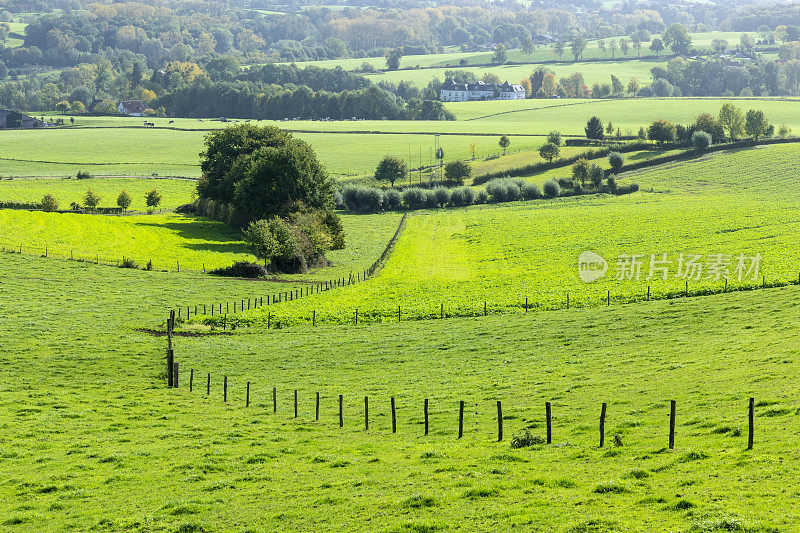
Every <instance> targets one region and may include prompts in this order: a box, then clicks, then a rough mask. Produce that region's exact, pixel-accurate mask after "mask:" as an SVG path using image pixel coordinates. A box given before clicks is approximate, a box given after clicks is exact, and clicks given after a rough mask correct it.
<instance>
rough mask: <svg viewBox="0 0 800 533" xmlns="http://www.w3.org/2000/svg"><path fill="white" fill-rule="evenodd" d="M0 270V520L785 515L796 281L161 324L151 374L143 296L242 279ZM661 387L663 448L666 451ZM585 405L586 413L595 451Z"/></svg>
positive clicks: (704, 526) (481, 522) (157, 299)
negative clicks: (542, 307)
mask: <svg viewBox="0 0 800 533" xmlns="http://www.w3.org/2000/svg"><path fill="white" fill-rule="evenodd" d="M0 271H2V274H0V277H2V283H0V297H2V299H3V301H4V313H3V317H4V318H3V326H4V327H2V328H0V344H1V345H2V346H3V347H4V350H3V352H2V353H0V360H2V362H3V371H4V372H5V374H6V377H7V379H4V380H3V382H4V385H3V386H2V388H0V423H1V424H2V426H3V432H2V436H0V453H1V454H2V457H3V461H0V477H2V479H3V482H2V484H0V494H1V495H2V498H0V502H2V503H0V514H2V517H3V518H2V526H0V527H2V528H3V529H4V530H8V531H41V532H51V531H53V532H55V531H77V530H81V531H85V530H113V531H131V530H136V531H144V530H147V531H168V532H187V531H195V532H197V531H252V532H262V531H264V532H266V531H277V530H283V531H285V530H292V531H328V530H330V531H343V530H347V531H355V530H358V531H397V532H410V531H450V530H452V531H486V530H494V531H497V530H512V529H523V530H526V531H537V532H539V531H540V532H552V531H556V532H559V533H561V532H563V533H577V532H586V531H595V532H598V531H599V532H622V531H643V530H646V531H653V532H662V531H663V532H681V533H697V532H720V531H750V532H764V533H766V532H774V531H791V530H792V529H793V527H794V524H795V523H796V522H797V521H798V520H799V519H800V516H799V515H798V510H797V507H796V506H795V505H794V504H793V498H794V497H795V494H794V492H795V491H794V490H793V489H791V488H790V487H789V488H787V484H786V483H787V480H789V479H793V478H795V477H797V475H798V474H800V472H798V466H797V465H798V464H800V462H798V457H797V452H796V451H795V450H796V449H797V447H798V445H799V444H800V437H798V435H800V433H798V431H797V430H796V428H797V424H798V423H799V422H798V420H797V416H796V410H797V406H798V402H800V396H798V394H797V392H796V387H794V386H793V384H794V383H795V382H796V380H797V379H798V375H797V371H796V370H795V368H796V366H795V364H794V363H796V362H797V361H796V359H797V356H798V353H797V349H796V346H797V342H798V340H800V338H799V337H798V334H797V331H796V328H794V327H793V326H792V320H793V317H796V316H797V312H796V305H795V302H796V300H797V297H798V290H797V288H796V287H790V288H783V289H774V290H763V291H754V292H749V293H739V294H725V295H717V296H711V297H705V298H691V299H683V300H676V301H669V302H663V301H662V302H651V303H646V304H637V305H628V306H612V307H611V308H608V309H605V308H604V309H595V310H576V309H572V310H569V311H566V310H565V311H556V312H548V313H542V314H540V313H534V314H531V315H529V316H524V317H523V316H502V317H488V318H473V319H460V320H445V321H427V322H406V323H401V324H390V325H365V326H359V327H355V328H353V327H345V326H324V327H320V328H317V329H314V330H312V329H310V328H309V329H299V330H298V329H288V330H278V331H276V330H272V331H270V332H269V333H266V334H261V335H248V334H241V335H234V336H217V337H204V338H183V337H180V338H176V341H175V349H176V357H177V360H178V361H179V362H180V364H181V370H182V372H181V381H180V383H181V387H180V388H179V389H178V390H174V389H173V390H169V389H166V388H165V387H164V386H163V381H162V378H161V373H162V366H163V353H164V346H165V342H164V339H163V337H152V336H150V335H147V334H144V333H141V332H139V331H137V330H136V329H135V328H136V327H138V326H141V325H145V326H151V325H153V324H157V323H159V322H163V318H164V315H163V311H164V309H165V308H167V307H170V306H175V305H179V304H180V303H182V302H185V301H186V300H200V301H204V300H208V299H212V298H216V297H217V296H218V295H219V294H220V293H226V294H229V295H231V296H233V297H237V296H238V297H240V298H241V297H247V296H248V295H249V294H251V293H252V291H253V290H254V289H253V287H254V284H253V283H248V282H241V281H236V280H218V279H213V278H209V277H205V276H196V275H190V274H175V273H159V272H141V271H130V270H121V269H113V268H110V267H102V266H99V267H98V266H95V265H90V264H82V263H76V262H69V261H58V260H52V259H48V260H44V259H41V260H40V259H34V258H28V257H24V256H19V255H14V254H0ZM109 280H113V283H109ZM30 295H35V298H31V297H30ZM189 369H195V372H196V373H195V381H194V386H195V390H194V392H191V393H190V392H189V390H188V388H187V385H188V383H187V379H188V371H189ZM206 373H211V375H212V381H211V383H212V385H211V387H212V388H211V396H210V397H208V398H207V397H206V396H205V378H206ZM224 375H227V376H228V402H227V403H224V402H223V401H222V390H221V387H222V377H223V376H224ZM247 380H249V381H251V383H252V385H251V405H250V407H249V408H245V406H244V390H245V381H247ZM273 386H275V387H277V390H278V401H279V404H278V413H277V414H272V413H271V410H272V406H271V389H272V387H273ZM295 389H296V390H298V394H299V413H298V414H299V418H298V419H293V418H292V411H291V409H292V408H291V395H292V391H293V390H295ZM315 392H320V393H321V413H320V421H319V422H314V421H313V409H314V403H313V402H314V400H313V397H314V393H315ZM338 394H343V395H344V406H345V418H344V424H345V425H344V428H343V429H339V428H338V427H337V425H338V423H337V414H336V413H337V411H336V409H337V407H336V402H337V400H336V396H337V395H338ZM364 395H369V397H370V430H369V431H368V432H366V431H364V430H363V426H362V423H363V396H364ZM390 396H394V397H395V398H396V399H397V407H398V412H397V421H398V430H397V434H394V435H393V434H392V433H391V430H390V429H389V428H390V417H389V410H388V403H389V398H390ZM749 396H755V397H756V401H757V404H756V405H757V408H756V419H755V427H756V435H755V448H754V450H752V451H746V450H745V448H746V435H747V418H746V417H747V411H746V408H747V398H748V397H749ZM424 398H429V399H430V405H431V418H430V423H431V434H430V435H429V436H428V437H423V436H422V425H421V416H422V415H421V409H422V401H423V399H424ZM498 399H499V400H502V401H503V409H504V425H505V438H504V441H503V442H501V443H497V442H495V441H496V421H495V418H494V417H495V405H494V403H495V400H498ZM670 399H674V400H676V401H677V406H678V409H677V431H676V447H675V450H674V451H669V450H667V449H666V447H667V424H668V418H669V400H670ZM459 400H464V401H465V402H466V410H465V419H464V421H465V432H464V437H463V439H461V440H460V441H459V440H456V438H455V437H456V435H455V430H456V424H457V404H458V401H459ZM545 401H550V402H552V405H553V445H551V446H547V445H536V446H533V447H530V448H524V449H511V448H510V447H509V439H510V438H511V436H513V435H515V434H517V433H519V432H520V430H521V429H522V428H526V427H527V428H529V429H530V430H531V432H532V433H533V434H535V435H539V436H543V435H544V402H545ZM601 402H608V404H609V408H608V415H607V422H606V431H607V440H606V446H607V447H606V448H603V449H599V448H598V447H597V443H598V434H597V420H598V416H599V411H600V404H601ZM614 435H619V437H620V439H621V443H622V446H614V445H613V442H614V438H613V437H614ZM265 494H267V495H268V497H269V505H268V506H265V505H264V496H265ZM734 495H735V497H734ZM737 524H738V525H737ZM737 528H738V529H737Z"/></svg>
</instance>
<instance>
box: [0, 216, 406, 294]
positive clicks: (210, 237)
mask: <svg viewBox="0 0 800 533" xmlns="http://www.w3.org/2000/svg"><path fill="white" fill-rule="evenodd" d="M400 216H401V215H399V214H397V213H386V214H378V215H357V214H353V215H351V214H344V215H343V216H342V224H343V226H344V230H345V235H346V237H345V238H346V242H347V246H346V248H345V249H344V250H336V251H333V252H330V253H329V254H328V259H330V260H331V262H332V266H331V267H329V268H324V269H320V270H318V271H315V272H312V273H309V274H302V275H301V274H298V275H294V276H285V277H286V278H287V279H293V280H295V281H311V280H327V279H331V278H334V277H342V276H347V275H349V273H350V272H354V273H355V272H361V271H364V270H366V269H367V268H369V267H370V266H371V265H372V263H373V262H374V261H375V260H376V259H377V258H378V257H379V256H380V255H381V253H382V252H383V250H384V248H385V247H386V243H387V242H389V239H390V238H391V237H392V235H393V234H394V232H395V231H396V230H397V225H398V224H399V222H400ZM0 226H2V228H3V230H4V231H3V233H2V235H0V246H2V247H3V248H4V249H10V250H17V251H19V249H20V246H22V252H23V254H26V255H34V256H42V255H45V253H46V254H47V255H48V257H54V258H63V259H68V258H70V257H72V258H74V259H80V260H84V261H88V262H95V261H99V262H101V263H103V262H106V263H112V264H116V263H117V262H118V261H121V259H122V258H123V257H126V258H130V259H133V260H135V261H136V262H137V264H138V266H139V267H140V268H144V267H145V265H146V264H147V263H148V261H152V262H153V268H154V269H156V270H168V271H176V270H178V269H180V270H187V271H194V272H200V271H202V270H203V269H206V270H211V269H214V268H219V267H227V266H230V265H232V264H233V263H234V262H236V261H252V260H255V257H254V256H252V255H251V253H250V249H249V248H248V246H247V244H246V243H245V242H243V241H242V240H241V232H240V231H238V230H235V229H233V228H231V227H230V226H227V225H225V224H222V223H220V222H215V221H211V220H207V219H203V218H199V217H192V216H186V215H176V214H155V215H129V216H107V215H89V214H86V215H82V214H71V213H44V212H38V211H34V212H30V211H22V210H10V209H4V210H0ZM261 290H262V292H261V293H259V295H265V294H267V293H268V292H273V289H272V288H271V287H270V288H263V289H261Z"/></svg>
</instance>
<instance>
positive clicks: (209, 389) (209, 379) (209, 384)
mask: <svg viewBox="0 0 800 533" xmlns="http://www.w3.org/2000/svg"><path fill="white" fill-rule="evenodd" d="M210 394H211V372H209V373H208V380H207V381H206V396H209V395H210Z"/></svg>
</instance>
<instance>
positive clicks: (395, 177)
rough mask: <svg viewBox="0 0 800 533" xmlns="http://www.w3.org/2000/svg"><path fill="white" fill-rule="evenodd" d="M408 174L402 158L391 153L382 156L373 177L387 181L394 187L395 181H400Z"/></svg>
mask: <svg viewBox="0 0 800 533" xmlns="http://www.w3.org/2000/svg"><path fill="white" fill-rule="evenodd" d="M407 175H408V168H407V167H406V164H405V163H404V162H403V160H402V159H400V158H399V157H395V156H393V155H387V156H386V157H384V158H383V159H382V160H381V162H380V163H378V167H377V168H376V169H375V179H376V180H378V181H388V182H389V183H391V184H392V187H394V182H395V181H400V180H402V179H403V178H405V177H406V176H407Z"/></svg>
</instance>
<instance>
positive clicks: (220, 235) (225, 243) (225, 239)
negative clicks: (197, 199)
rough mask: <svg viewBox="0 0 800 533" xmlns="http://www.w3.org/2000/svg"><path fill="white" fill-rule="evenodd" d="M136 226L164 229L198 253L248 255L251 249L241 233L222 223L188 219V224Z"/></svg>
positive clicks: (172, 223)
mask: <svg viewBox="0 0 800 533" xmlns="http://www.w3.org/2000/svg"><path fill="white" fill-rule="evenodd" d="M134 225H136V226H144V227H151V228H163V229H167V230H169V231H171V232H172V233H173V234H175V235H176V236H177V237H179V238H180V239H183V240H184V241H203V242H184V243H182V244H181V245H182V246H183V247H184V248H188V249H190V250H196V251H206V252H218V253H232V254H248V253H250V249H249V247H248V246H247V244H246V243H244V242H242V240H241V233H239V231H238V230H235V229H233V228H230V227H228V226H226V225H224V224H222V223H221V222H215V221H211V220H203V219H187V221H186V222H163V223H160V224H159V223H156V222H135V223H134Z"/></svg>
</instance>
